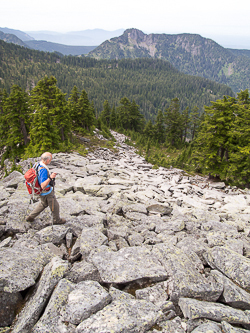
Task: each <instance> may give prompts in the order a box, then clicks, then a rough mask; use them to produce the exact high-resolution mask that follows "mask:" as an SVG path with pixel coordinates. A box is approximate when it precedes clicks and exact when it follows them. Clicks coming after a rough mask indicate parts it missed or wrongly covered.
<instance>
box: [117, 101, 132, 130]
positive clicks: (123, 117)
mask: <svg viewBox="0 0 250 333" xmlns="http://www.w3.org/2000/svg"><path fill="white" fill-rule="evenodd" d="M117 114H118V122H119V126H120V127H122V128H124V129H131V103H130V101H129V99H128V98H127V97H123V98H122V99H121V100H120V106H118V107H117Z"/></svg>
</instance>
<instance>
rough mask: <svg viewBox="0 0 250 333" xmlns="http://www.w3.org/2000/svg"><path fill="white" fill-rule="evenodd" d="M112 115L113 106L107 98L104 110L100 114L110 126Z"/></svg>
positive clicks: (103, 120)
mask: <svg viewBox="0 0 250 333" xmlns="http://www.w3.org/2000/svg"><path fill="white" fill-rule="evenodd" d="M110 117H111V107H110V105H109V102H108V101H107V100H105V101H104V103H103V110H102V112H101V114H100V118H101V121H102V122H103V123H104V124H105V125H107V126H108V127H110Z"/></svg>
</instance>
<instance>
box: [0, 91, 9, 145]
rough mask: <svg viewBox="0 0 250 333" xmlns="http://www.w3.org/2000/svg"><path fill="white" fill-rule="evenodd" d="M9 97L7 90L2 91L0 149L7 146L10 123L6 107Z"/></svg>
mask: <svg viewBox="0 0 250 333" xmlns="http://www.w3.org/2000/svg"><path fill="white" fill-rule="evenodd" d="M7 97H8V95H7V92H6V90H1V89H0V137H1V140H0V147H4V146H5V144H6V138H7V135H6V134H7V133H8V129H9V127H8V123H7V121H6V110H5V107H4V104H5V101H6V98H7Z"/></svg>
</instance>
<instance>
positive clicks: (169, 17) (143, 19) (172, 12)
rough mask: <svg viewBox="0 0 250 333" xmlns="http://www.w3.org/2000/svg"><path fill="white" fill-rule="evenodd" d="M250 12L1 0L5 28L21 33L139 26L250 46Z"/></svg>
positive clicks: (159, 2)
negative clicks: (198, 35)
mask: <svg viewBox="0 0 250 333" xmlns="http://www.w3.org/2000/svg"><path fill="white" fill-rule="evenodd" d="M249 14H250V1H249V0H238V1H235V0H208V1H201V0H154V1H149V0H125V1H124V0H120V1H119V0H105V1H104V0H88V1H86V0H85V1H84V0H71V1H69V0H42V1H36V0H1V6H0V27H2V28H5V27H7V28H10V29H17V30H21V31H41V30H42V31H44V30H46V31H57V32H69V31H81V30H86V29H96V28H99V29H104V30H109V31H113V30H117V29H129V28H137V29H140V30H142V31H143V32H144V33H147V34H149V33H167V34H176V33H196V34H200V35H201V36H203V37H207V38H212V39H214V40H216V38H217V40H216V41H218V40H220V38H224V40H227V41H228V42H231V43H233V41H235V42H236V43H237V41H238V44H240V43H245V44H246V45H249V47H247V48H248V49H250V20H249ZM215 37H216V38H215ZM218 42H219V41H218ZM242 46H243V45H242ZM241 48H243V47H241Z"/></svg>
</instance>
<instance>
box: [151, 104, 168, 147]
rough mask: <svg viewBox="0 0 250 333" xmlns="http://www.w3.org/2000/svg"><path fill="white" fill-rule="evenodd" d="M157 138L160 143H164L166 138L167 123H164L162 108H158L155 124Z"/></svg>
mask: <svg viewBox="0 0 250 333" xmlns="http://www.w3.org/2000/svg"><path fill="white" fill-rule="evenodd" d="M154 132H155V139H156V140H157V141H158V142H159V143H163V142H164V141H165V140H166V135H165V125H164V115H163V112H162V111H161V110H158V113H157V117H156V123H155V125H154Z"/></svg>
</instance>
